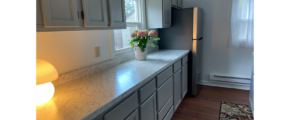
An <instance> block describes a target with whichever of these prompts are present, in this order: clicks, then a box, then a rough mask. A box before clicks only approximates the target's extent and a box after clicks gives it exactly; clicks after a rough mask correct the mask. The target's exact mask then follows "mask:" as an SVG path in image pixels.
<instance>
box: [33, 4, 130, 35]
mask: <svg viewBox="0 0 290 120" xmlns="http://www.w3.org/2000/svg"><path fill="white" fill-rule="evenodd" d="M36 10H37V14H36V15H37V16H36V18H37V19H36V24H37V25H36V26H37V28H36V29H37V32H49V31H80V30H110V29H125V28H126V16H125V2H124V0H37V4H36Z"/></svg>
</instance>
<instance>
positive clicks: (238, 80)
mask: <svg viewBox="0 0 290 120" xmlns="http://www.w3.org/2000/svg"><path fill="white" fill-rule="evenodd" d="M209 80H210V81H212V82H222V83H228V84H242V85H250V84H251V79H250V78H242V77H232V76H222V75H209Z"/></svg>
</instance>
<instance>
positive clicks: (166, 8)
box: [162, 0, 171, 28]
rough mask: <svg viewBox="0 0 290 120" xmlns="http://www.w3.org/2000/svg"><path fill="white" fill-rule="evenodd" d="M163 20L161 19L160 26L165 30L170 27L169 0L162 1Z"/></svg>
mask: <svg viewBox="0 0 290 120" xmlns="http://www.w3.org/2000/svg"><path fill="white" fill-rule="evenodd" d="M162 12H163V14H162V15H163V18H162V22H163V23H162V24H163V25H162V26H163V28H167V27H170V26H171V3H170V0H163V11H162Z"/></svg>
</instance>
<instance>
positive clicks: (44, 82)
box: [36, 59, 58, 105]
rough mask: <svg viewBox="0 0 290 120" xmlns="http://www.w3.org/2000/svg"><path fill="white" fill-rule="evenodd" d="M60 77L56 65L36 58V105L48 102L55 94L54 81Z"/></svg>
mask: <svg viewBox="0 0 290 120" xmlns="http://www.w3.org/2000/svg"><path fill="white" fill-rule="evenodd" d="M57 78H58V73H57V70H56V69H55V67H54V66H53V65H52V64H51V63H49V62H47V61H44V60H41V59H37V60H36V105H41V104H44V103H46V102H48V101H49V100H50V99H51V98H52V96H53V94H54V86H53V84H52V83H51V82H52V81H54V80H56V79H57Z"/></svg>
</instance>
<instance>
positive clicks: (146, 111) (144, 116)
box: [140, 93, 157, 120]
mask: <svg viewBox="0 0 290 120" xmlns="http://www.w3.org/2000/svg"><path fill="white" fill-rule="evenodd" d="M156 107H157V106H156V94H155V93H154V94H153V95H151V96H150V97H149V98H148V99H147V100H146V101H145V102H144V103H143V104H142V105H141V106H140V120H157V116H156V113H157V111H156Z"/></svg>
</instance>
